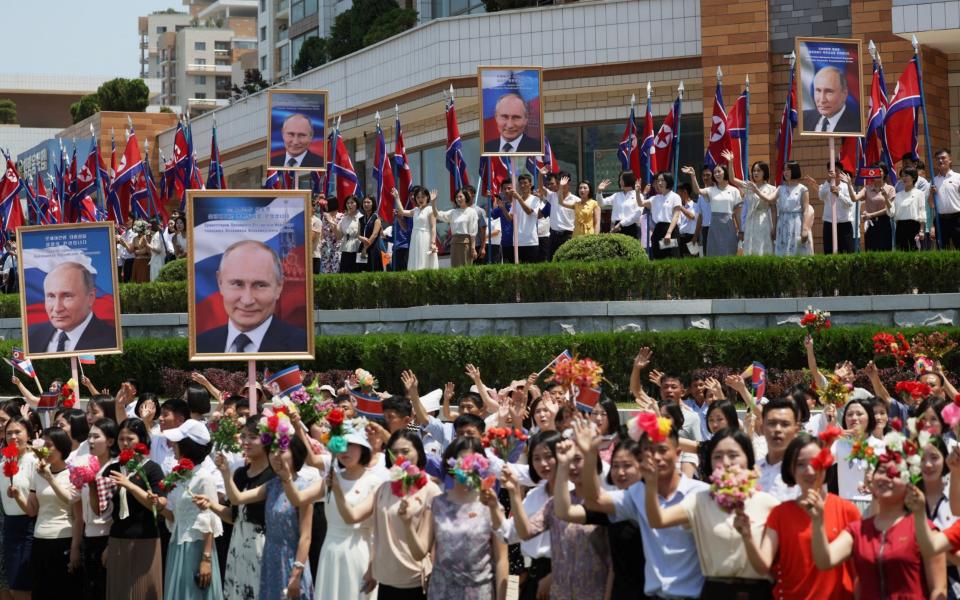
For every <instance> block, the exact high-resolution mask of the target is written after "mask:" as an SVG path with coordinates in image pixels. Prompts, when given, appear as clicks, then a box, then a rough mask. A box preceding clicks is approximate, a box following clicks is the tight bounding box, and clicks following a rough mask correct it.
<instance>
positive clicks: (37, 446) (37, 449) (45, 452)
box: [30, 439, 50, 459]
mask: <svg viewBox="0 0 960 600" xmlns="http://www.w3.org/2000/svg"><path fill="white" fill-rule="evenodd" d="M30 451H31V452H33V453H34V455H35V456H36V457H37V458H40V459H43V458H47V457H48V456H50V448H47V445H46V444H45V443H44V442H43V440H40V439H36V440H33V441H32V442H30Z"/></svg>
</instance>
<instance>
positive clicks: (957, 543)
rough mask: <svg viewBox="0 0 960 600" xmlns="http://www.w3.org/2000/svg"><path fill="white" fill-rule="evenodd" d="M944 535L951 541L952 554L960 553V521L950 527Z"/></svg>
mask: <svg viewBox="0 0 960 600" xmlns="http://www.w3.org/2000/svg"><path fill="white" fill-rule="evenodd" d="M943 535H945V536H947V539H948V540H949V541H950V548H951V550H950V551H951V552H954V553H955V552H958V551H960V521H957V522H956V523H954V524H953V525H951V526H950V527H948V528H947V529H946V530H945V531H944V532H943Z"/></svg>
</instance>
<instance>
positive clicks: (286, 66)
mask: <svg viewBox="0 0 960 600" xmlns="http://www.w3.org/2000/svg"><path fill="white" fill-rule="evenodd" d="M289 70H290V44H284V45H283V46H280V65H279V71H280V73H281V74H283V75H286V74H287V72H288V71H289Z"/></svg>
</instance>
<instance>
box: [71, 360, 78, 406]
mask: <svg viewBox="0 0 960 600" xmlns="http://www.w3.org/2000/svg"><path fill="white" fill-rule="evenodd" d="M79 364H80V361H79V360H77V357H76V356H71V357H70V375H71V376H72V377H73V380H74V381H76V382H77V388H79V387H80V379H79V378H78V377H77V366H78V365H79ZM71 391H72V392H73V397H74V400H79V399H80V392H79V389H76V390H71Z"/></svg>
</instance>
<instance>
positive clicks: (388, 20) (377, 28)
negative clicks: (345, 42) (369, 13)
mask: <svg viewBox="0 0 960 600" xmlns="http://www.w3.org/2000/svg"><path fill="white" fill-rule="evenodd" d="M416 24H417V11H415V10H413V9H412V8H400V7H397V8H394V9H391V10H388V11H387V12H385V13H383V14H382V15H380V16H379V17H377V20H376V21H374V22H373V25H372V26H371V27H370V29H369V30H368V31H367V33H366V35H364V36H363V45H364V46H372V45H373V44H376V43H377V42H380V41H383V40H385V39H387V38H391V37H393V36H395V35H397V34H398V33H403V32H404V31H406V30H408V29H410V28H412V27H413V26H414V25H416Z"/></svg>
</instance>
